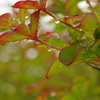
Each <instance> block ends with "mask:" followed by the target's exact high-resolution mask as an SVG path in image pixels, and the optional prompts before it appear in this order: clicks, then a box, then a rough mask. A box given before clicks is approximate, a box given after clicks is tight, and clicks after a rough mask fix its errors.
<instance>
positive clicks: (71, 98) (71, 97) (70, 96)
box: [61, 93, 77, 100]
mask: <svg viewBox="0 0 100 100" xmlns="http://www.w3.org/2000/svg"><path fill="white" fill-rule="evenodd" d="M61 100H77V99H76V98H75V96H74V95H73V94H72V93H68V94H66V95H65V96H64V97H62V98H61Z"/></svg>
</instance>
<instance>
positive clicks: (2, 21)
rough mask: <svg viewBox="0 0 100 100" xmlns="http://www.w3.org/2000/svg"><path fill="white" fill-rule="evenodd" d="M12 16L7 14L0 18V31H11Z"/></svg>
mask: <svg viewBox="0 0 100 100" xmlns="http://www.w3.org/2000/svg"><path fill="white" fill-rule="evenodd" d="M10 19H11V14H9V13H5V14H3V15H1V16H0V31H4V30H7V29H10Z"/></svg>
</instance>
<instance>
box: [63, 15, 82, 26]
mask: <svg viewBox="0 0 100 100" xmlns="http://www.w3.org/2000/svg"><path fill="white" fill-rule="evenodd" d="M81 19H82V18H81V17H80V16H79V15H74V16H72V17H68V18H67V19H65V22H66V23H68V24H70V25H73V24H74V23H75V22H79V21H81Z"/></svg>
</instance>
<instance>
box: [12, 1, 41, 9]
mask: <svg viewBox="0 0 100 100" xmlns="http://www.w3.org/2000/svg"><path fill="white" fill-rule="evenodd" d="M12 7H14V8H22V9H40V7H41V5H40V3H39V2H38V1H18V2H17V3H15V4H14V5H13V6H12Z"/></svg>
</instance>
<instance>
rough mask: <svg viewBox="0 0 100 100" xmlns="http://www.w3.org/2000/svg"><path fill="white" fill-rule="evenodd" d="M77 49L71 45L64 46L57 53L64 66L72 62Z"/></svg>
mask: <svg viewBox="0 0 100 100" xmlns="http://www.w3.org/2000/svg"><path fill="white" fill-rule="evenodd" d="M77 51H78V49H77V48H75V47H72V46H67V47H64V48H63V49H62V50H61V51H60V54H59V60H60V61H61V62H62V63H63V64H64V65H66V66H68V65H70V64H71V63H72V62H73V59H74V58H75V56H76V53H77Z"/></svg>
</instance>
